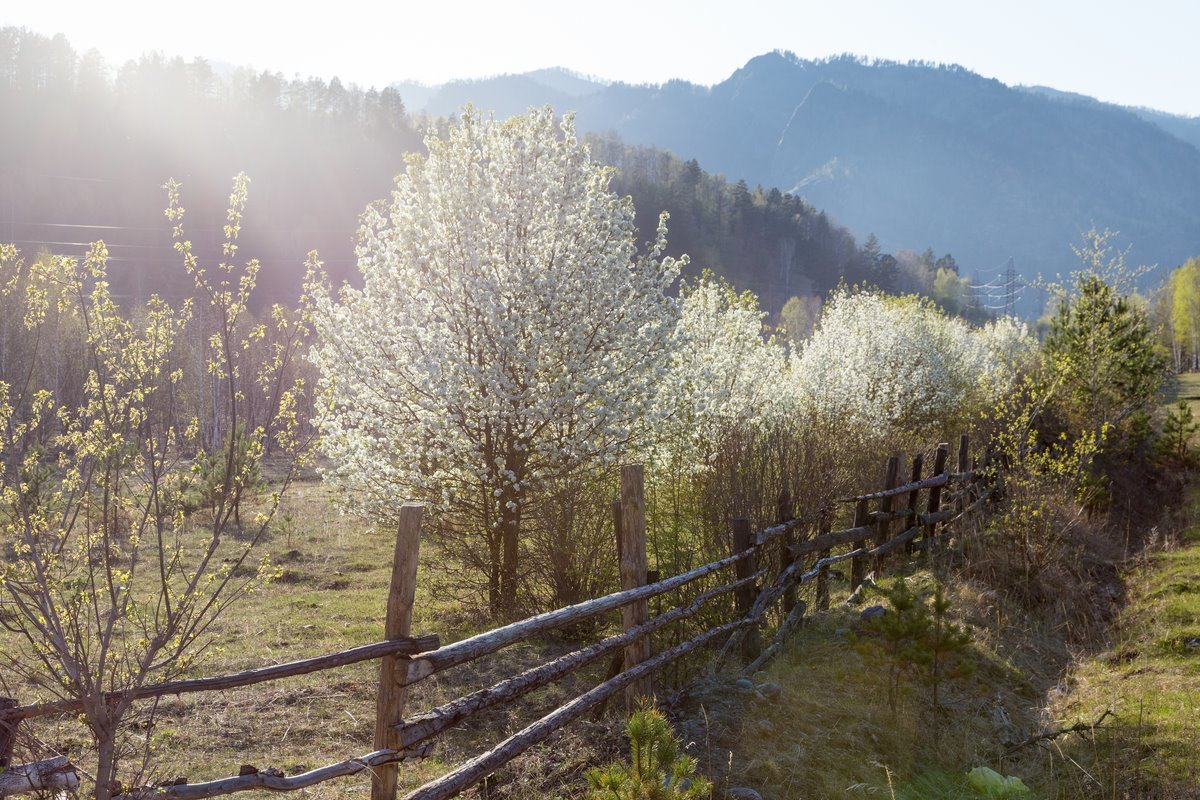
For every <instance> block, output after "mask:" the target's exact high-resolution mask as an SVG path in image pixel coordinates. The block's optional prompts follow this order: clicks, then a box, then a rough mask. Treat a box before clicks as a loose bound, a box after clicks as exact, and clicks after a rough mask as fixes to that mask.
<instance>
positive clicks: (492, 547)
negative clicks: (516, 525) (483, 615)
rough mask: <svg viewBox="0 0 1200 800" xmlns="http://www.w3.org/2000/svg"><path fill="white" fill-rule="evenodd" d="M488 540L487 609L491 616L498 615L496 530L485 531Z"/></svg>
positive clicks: (498, 550) (498, 549) (498, 580)
mask: <svg viewBox="0 0 1200 800" xmlns="http://www.w3.org/2000/svg"><path fill="white" fill-rule="evenodd" d="M487 540H488V611H490V612H491V614H492V616H493V617H498V616H499V615H500V536H499V535H498V534H497V533H496V531H488V532H487Z"/></svg>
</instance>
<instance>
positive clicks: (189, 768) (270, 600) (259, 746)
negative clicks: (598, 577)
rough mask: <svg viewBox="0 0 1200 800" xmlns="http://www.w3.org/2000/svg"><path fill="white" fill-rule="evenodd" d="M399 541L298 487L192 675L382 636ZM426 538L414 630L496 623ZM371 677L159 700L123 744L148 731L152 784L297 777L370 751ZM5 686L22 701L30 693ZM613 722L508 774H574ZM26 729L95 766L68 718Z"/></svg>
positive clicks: (405, 776)
mask: <svg viewBox="0 0 1200 800" xmlns="http://www.w3.org/2000/svg"><path fill="white" fill-rule="evenodd" d="M394 544H395V539H394V534H393V533H392V532H390V531H381V530H376V529H374V528H373V527H371V526H370V525H368V524H366V523H364V522H362V521H361V520H359V519H356V518H354V517H350V516H344V515H342V514H340V513H339V512H338V511H337V509H336V505H335V503H334V498H333V496H332V493H331V490H330V489H328V488H327V487H326V486H324V485H323V484H321V483H320V482H319V481H316V480H310V481H304V482H301V483H298V484H296V485H294V486H293V487H292V489H291V490H289V493H288V494H287V495H286V496H285V498H284V500H283V505H282V506H281V508H280V512H279V515H278V516H277V517H276V521H275V525H274V526H273V528H272V531H271V533H270V535H269V537H268V540H267V542H266V544H265V545H264V547H263V549H264V551H265V552H267V553H269V554H270V556H271V559H272V561H273V562H274V563H275V564H277V565H278V566H279V568H280V569H281V572H280V575H279V577H278V579H276V580H275V581H274V582H272V583H271V584H269V585H267V586H266V587H264V588H262V589H261V590H259V591H256V592H255V593H253V594H251V595H249V596H246V597H244V598H242V599H241V600H240V601H238V603H237V604H236V605H234V606H233V607H232V608H231V609H230V610H229V612H228V613H226V614H225V615H224V616H223V617H221V618H220V619H219V620H218V622H217V623H216V625H215V626H214V627H213V629H212V640H213V646H212V647H211V648H210V649H209V650H208V652H207V653H206V655H205V656H204V657H203V658H202V659H201V660H200V662H199V664H198V665H197V667H196V668H195V669H194V670H193V671H192V674H193V675H195V676H207V675H217V674H225V673H229V672H234V671H238V670H242V669H246V668H250V667H256V666H263V665H267V664H274V663H281V662H285V661H290V660H293V659H298V658H305V657H310V656H315V655H321V654H324V653H330V652H334V651H337V650H341V649H345V648H348V647H353V646H355V645H359V644H366V643H368V642H373V641H378V640H380V639H381V638H383V615H384V610H385V606H386V599H387V588H388V583H389V580H390V576H391V559H392V551H393V548H394ZM422 546H423V551H422V559H421V564H422V568H421V575H420V577H419V580H418V590H417V597H416V603H415V609H414V621H413V631H414V633H422V634H423V633H436V634H439V635H440V636H441V637H442V641H443V642H444V643H446V642H450V641H454V640H456V639H459V638H462V637H464V636H467V635H470V634H471V633H474V632H476V631H477V630H479V629H481V628H483V627H491V625H490V624H487V623H485V622H484V621H483V620H482V619H480V618H479V617H477V616H475V615H473V614H472V613H471V612H470V611H469V609H468V606H467V605H466V604H464V603H462V602H460V601H459V600H457V599H456V598H454V597H452V596H449V595H448V594H447V593H445V592H436V591H434V590H433V589H432V588H431V587H432V586H433V584H432V583H431V581H430V580H429V575H428V572H429V568H430V566H431V565H435V564H436V561H437V558H438V554H437V552H436V551H435V550H433V549H432V548H431V547H430V546H429V545H428V543H423V545H422ZM2 637H3V634H2V633H0V646H4V641H5V640H4V639H3V638H2ZM10 641H11V640H10ZM569 649H573V647H572V644H571V643H570V642H567V641H564V640H561V639H557V638H555V637H553V636H551V637H547V638H544V639H541V640H538V641H536V642H532V643H528V644H522V645H516V646H513V647H511V648H508V649H506V650H504V651H502V652H500V653H497V654H494V655H492V656H489V657H486V658H484V659H481V660H480V661H478V662H475V663H473V664H470V665H464V666H463V667H459V668H456V669H454V670H450V671H448V672H446V673H442V674H439V675H437V676H434V677H432V678H430V679H428V680H426V681H423V682H422V683H420V684H418V685H417V686H416V687H414V689H413V691H412V694H411V696H410V700H409V704H408V709H409V711H410V712H415V711H422V710H425V709H427V708H430V707H432V706H435V705H437V704H438V703H440V702H444V701H445V700H448V699H452V698H454V697H457V696H459V695H461V694H464V693H466V692H468V691H471V690H473V689H475V688H479V687H480V686H486V685H491V684H492V683H495V682H496V681H498V680H501V679H503V678H505V677H507V676H509V675H511V674H513V673H514V672H516V671H519V670H521V669H524V668H526V667H529V666H533V665H534V664H536V663H539V662H540V661H542V660H545V659H546V658H548V657H551V656H553V655H555V654H558V653H562V652H566V651H567V650H569ZM606 666H607V662H606V661H605V662H604V663H603V664H600V665H598V666H595V667H593V668H592V669H585V670H581V671H580V672H579V673H576V674H575V675H573V676H572V677H571V678H570V679H569V680H567V681H565V682H564V683H563V685H561V686H551V687H548V688H546V689H543V690H540V691H539V692H535V693H534V694H533V695H531V696H530V697H529V698H528V699H527V700H525V701H523V702H522V703H520V704H518V705H517V706H515V707H513V708H511V709H506V710H500V711H493V712H490V713H485V714H484V715H481V717H480V718H479V720H478V722H477V723H474V724H472V726H470V727H469V728H464V729H461V730H456V731H453V732H452V733H450V734H449V735H447V736H445V737H442V738H441V739H439V744H438V750H437V752H436V754H435V756H434V757H432V758H430V759H428V760H426V761H423V762H421V761H410V762H407V763H406V764H405V765H403V766H402V767H401V770H400V775H401V788H402V790H403V789H404V788H410V787H414V786H417V785H420V783H422V782H424V781H425V780H427V779H429V778H431V777H434V776H436V775H440V774H442V773H443V772H445V771H447V770H448V769H449V768H451V767H453V766H454V765H456V764H457V763H459V762H461V761H463V760H466V759H467V758H469V757H471V756H473V755H475V754H477V753H478V752H480V751H481V750H483V749H486V747H488V746H489V745H490V744H492V743H495V742H497V741H499V740H501V739H503V738H504V737H505V736H506V735H508V734H509V733H512V732H514V731H515V730H518V729H519V728H521V727H523V726H524V725H526V724H528V723H529V722H531V721H532V720H533V719H536V718H537V716H540V714H541V713H545V711H548V710H549V709H551V708H553V707H556V706H558V705H560V704H561V703H563V702H565V700H566V699H569V697H572V696H574V695H575V694H577V693H578V690H575V691H572V687H578V686H581V685H584V684H586V685H588V686H589V687H590V685H594V683H595V681H596V680H597V679H598V678H599V675H598V674H597V673H599V672H603V670H604V669H605V667H606ZM377 685H378V662H377V661H372V662H365V663H361V664H357V665H353V666H349V667H342V668H338V669H335V670H330V671H326V672H319V673H313V674H310V675H305V676H298V677H294V678H288V679H285V680H282V681H278V682H273V683H266V684H259V685H256V686H252V687H247V688H245V689H239V690H233V691H226V692H220V693H203V694H192V695H185V696H183V697H180V698H165V699H164V700H163V701H162V702H161V703H160V704H159V705H158V707H157V709H155V720H154V725H153V726H152V727H150V728H148V729H147V728H145V726H144V720H145V719H146V716H145V715H146V714H147V713H148V712H149V711H150V710H151V707H150V705H149V704H143V705H140V706H138V707H137V708H138V709H140V711H141V712H142V714H141V715H140V720H141V721H140V722H139V724H138V727H139V729H140V732H139V733H137V734H136V736H135V740H134V741H133V742H131V744H132V745H135V746H140V745H141V744H143V743H144V741H145V737H147V736H148V737H149V742H150V744H151V746H152V747H153V748H154V758H153V763H154V769H155V772H154V774H153V775H151V776H150V777H151V778H152V779H153V780H162V779H166V778H173V777H176V776H186V777H187V778H188V780H189V781H190V782H198V781H201V780H210V779H214V778H221V777H226V776H229V775H236V774H237V772H238V768H239V766H240V765H242V764H253V765H256V766H258V767H260V768H264V767H267V766H274V767H277V768H280V769H282V770H283V771H284V772H285V773H287V774H293V773H296V772H301V771H304V770H305V769H311V768H314V767H319V766H323V765H325V764H328V763H333V762H336V761H341V760H343V759H346V758H351V757H354V756H358V755H362V754H364V753H367V752H370V751H371V750H372V749H374V748H373V746H372V738H373V734H374V726H375V698H376V694H377ZM14 688H15V691H14V692H13V693H14V694H16V695H17V696H18V698H19V699H20V700H21V701H22V702H29V701H32V700H34V699H36V698H35V697H33V696H29V695H28V694H24V693H22V692H21V687H19V686H18V687H14ZM135 722H138V720H135ZM618 728H619V721H617V720H615V719H605V720H602V721H600V722H594V723H593V722H588V723H584V724H583V725H582V726H580V725H576V726H574V729H573V730H572V731H571V732H569V733H567V734H566V737H567V741H566V742H565V747H562V748H560V750H559V751H556V752H557V755H555V756H554V758H553V759H551V758H550V756H548V755H547V752H548V751H547V750H545V749H540V750H535V751H534V752H533V753H531V754H530V755H529V756H527V757H525V759H524V760H525V762H526V764H527V765H529V764H532V765H533V766H531V767H528V768H526V767H525V766H519V767H518V768H517V769H515V770H511V771H510V774H509V775H508V776H506V780H510V781H520V780H523V779H525V774H526V773H529V774H531V775H536V776H538V780H549V778H548V777H547V776H553V775H554V774H556V773H557V772H558V771H559V770H566V771H567V772H568V774H570V775H573V776H575V777H576V778H578V776H579V775H580V774H581V773H582V770H583V769H584V768H585V767H586V766H588V765H589V764H591V763H595V762H597V761H603V760H606V759H607V758H609V757H610V756H611V754H612V747H613V746H614V745H615V743H616V742H617V741H618V738H617V733H616V731H617V730H618ZM22 730H24V731H27V733H28V734H29V735H32V736H36V738H37V740H38V741H39V742H41V743H44V744H45V745H47V746H48V748H49V749H51V750H54V751H58V752H66V753H68V754H70V755H71V756H72V757H73V758H74V759H76V762H77V763H78V764H79V766H80V767H81V768H82V769H84V770H90V769H92V768H93V766H94V764H93V763H91V761H90V760H91V758H93V756H92V755H91V754H90V752H89V746H88V741H89V737H88V735H87V733H86V731H85V730H84V729H83V728H82V726H81V725H80V724H79V723H78V722H77V721H76V720H75V719H73V718H58V719H52V720H45V721H38V722H37V723H36V724H30V723H26V724H25V725H24V726H23V728H22ZM26 744H28V745H30V746H31V752H32V751H34V750H36V751H40V752H41V753H44V752H45V749H44V748H42V747H40V746H38V745H37V744H36V743H35V742H32V741H30V740H28V739H27V740H26ZM368 782H369V779H368V778H366V777H365V776H358V777H354V778H348V779H340V780H336V781H332V782H329V783H325V784H321V785H320V786H318V787H315V788H313V789H309V790H306V791H305V792H304V795H305V796H306V797H310V798H335V797H349V796H358V797H361V796H362V794H363V792H364V791H367V788H366V787H367V785H368ZM577 782H578V783H580V784H581V783H582V781H581V780H578V781H577ZM515 796H523V795H521V794H520V793H519V792H518V793H517V794H516V795H515Z"/></svg>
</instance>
